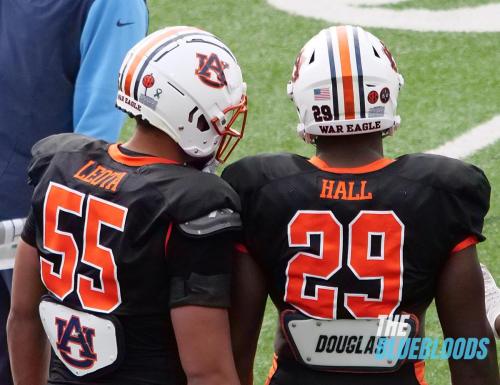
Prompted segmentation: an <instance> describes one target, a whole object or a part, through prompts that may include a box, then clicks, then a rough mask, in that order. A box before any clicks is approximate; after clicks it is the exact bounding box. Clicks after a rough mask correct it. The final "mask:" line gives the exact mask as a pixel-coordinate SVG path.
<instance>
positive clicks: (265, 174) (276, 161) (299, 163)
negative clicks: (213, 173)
mask: <svg viewBox="0 0 500 385" xmlns="http://www.w3.org/2000/svg"><path fill="white" fill-rule="evenodd" d="M309 169H313V166H312V165H311V164H310V163H309V162H307V160H306V159H305V158H303V157H301V156H299V155H295V154H288V153H282V154H260V155H256V156H249V157H245V158H243V159H241V160H239V161H237V162H235V163H233V164H231V165H229V166H227V167H226V168H225V169H224V171H223V173H222V178H223V179H224V180H226V181H227V182H228V183H229V184H230V185H231V186H232V187H233V188H234V189H235V190H236V192H238V194H240V195H241V194H245V193H247V192H249V190H257V189H259V188H260V187H262V186H263V185H265V184H266V183H268V182H270V181H272V180H274V179H279V178H284V177H287V176H290V175H293V174H296V173H299V172H301V171H305V170H309Z"/></svg>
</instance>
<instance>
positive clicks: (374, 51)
mask: <svg viewBox="0 0 500 385" xmlns="http://www.w3.org/2000/svg"><path fill="white" fill-rule="evenodd" d="M372 48H373V53H374V54H375V56H376V57H378V58H379V59H380V55H379V54H378V52H377V50H376V49H375V47H372Z"/></svg>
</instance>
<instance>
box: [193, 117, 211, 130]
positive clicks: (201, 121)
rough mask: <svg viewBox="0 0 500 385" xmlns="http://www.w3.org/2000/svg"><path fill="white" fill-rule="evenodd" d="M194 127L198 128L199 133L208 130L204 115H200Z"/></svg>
mask: <svg viewBox="0 0 500 385" xmlns="http://www.w3.org/2000/svg"><path fill="white" fill-rule="evenodd" d="M196 127H198V130H200V131H201V132H205V131H208V130H210V126H209V125H208V122H207V119H205V115H200V117H199V118H198V123H197V124H196Z"/></svg>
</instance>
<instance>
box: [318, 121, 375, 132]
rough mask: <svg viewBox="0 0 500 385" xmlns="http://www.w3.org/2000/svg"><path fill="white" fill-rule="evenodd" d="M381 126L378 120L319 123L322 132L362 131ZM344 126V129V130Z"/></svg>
mask: <svg viewBox="0 0 500 385" xmlns="http://www.w3.org/2000/svg"><path fill="white" fill-rule="evenodd" d="M380 127H381V123H380V121H376V122H368V123H362V124H344V125H340V124H337V125H320V126H319V129H320V131H321V133H322V134H343V133H346V132H348V133H350V132H364V131H373V130H379V129H380ZM344 128H345V131H344Z"/></svg>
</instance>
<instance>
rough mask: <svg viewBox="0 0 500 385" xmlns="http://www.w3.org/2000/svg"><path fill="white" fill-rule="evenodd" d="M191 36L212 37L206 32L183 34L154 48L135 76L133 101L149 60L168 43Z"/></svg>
mask: <svg viewBox="0 0 500 385" xmlns="http://www.w3.org/2000/svg"><path fill="white" fill-rule="evenodd" d="M193 35H206V36H213V35H211V34H209V33H206V32H201V31H196V32H188V33H183V34H179V35H175V36H174V37H172V39H169V40H167V41H166V42H164V43H163V44H161V45H160V46H159V47H158V48H156V49H155V50H154V51H153V52H152V53H151V55H149V57H148V58H147V59H146V61H145V62H144V63H143V64H142V67H141V69H140V71H139V73H138V74H137V77H136V79H135V85H134V99H135V100H138V98H139V95H138V93H139V84H141V79H142V76H143V75H144V71H146V68H147V66H148V64H149V62H150V61H151V60H153V58H154V57H155V56H156V55H158V53H159V52H161V50H162V49H163V48H165V47H166V46H168V45H169V44H170V43H172V42H174V41H176V40H178V39H181V38H183V37H187V36H193Z"/></svg>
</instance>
